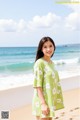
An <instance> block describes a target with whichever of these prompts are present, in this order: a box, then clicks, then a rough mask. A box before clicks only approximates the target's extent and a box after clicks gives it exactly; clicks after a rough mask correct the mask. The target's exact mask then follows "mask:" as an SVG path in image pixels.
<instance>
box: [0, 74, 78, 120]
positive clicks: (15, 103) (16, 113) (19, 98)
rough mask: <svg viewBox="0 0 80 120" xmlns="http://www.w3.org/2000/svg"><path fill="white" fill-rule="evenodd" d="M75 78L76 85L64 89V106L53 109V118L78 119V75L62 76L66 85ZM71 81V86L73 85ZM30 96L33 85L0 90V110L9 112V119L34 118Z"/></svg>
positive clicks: (30, 119) (59, 119)
mask: <svg viewBox="0 0 80 120" xmlns="http://www.w3.org/2000/svg"><path fill="white" fill-rule="evenodd" d="M72 80H73V83H75V82H74V81H76V80H77V85H78V86H76V87H72V88H70V86H69V88H68V89H64V84H63V82H62V88H63V98H64V106H65V108H64V109H62V110H58V111H55V117H54V119H53V120H55V119H57V120H80V87H79V86H80V76H75V77H70V78H64V80H61V81H66V83H65V84H66V86H68V84H69V82H71V81H72ZM73 83H72V85H71V84H70V85H71V86H73ZM32 97H33V87H32V84H31V85H25V86H20V87H14V88H9V89H7V90H1V91H0V111H4V112H5V111H8V112H9V120H35V119H34V116H33V115H32V105H31V103H32Z"/></svg>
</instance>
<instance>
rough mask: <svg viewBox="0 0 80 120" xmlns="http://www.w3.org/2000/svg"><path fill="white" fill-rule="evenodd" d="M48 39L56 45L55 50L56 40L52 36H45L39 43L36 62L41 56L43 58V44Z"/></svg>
mask: <svg viewBox="0 0 80 120" xmlns="http://www.w3.org/2000/svg"><path fill="white" fill-rule="evenodd" d="M47 41H50V42H51V43H52V44H53V46H54V51H55V48H56V46H55V43H54V41H53V40H52V38H50V37H43V38H42V39H41V40H40V42H39V45H38V48H37V54H36V59H35V62H36V61H37V60H38V59H39V58H41V57H43V56H44V54H43V52H42V47H43V44H44V43H45V42H47ZM52 56H53V54H52ZM52 56H51V57H52Z"/></svg>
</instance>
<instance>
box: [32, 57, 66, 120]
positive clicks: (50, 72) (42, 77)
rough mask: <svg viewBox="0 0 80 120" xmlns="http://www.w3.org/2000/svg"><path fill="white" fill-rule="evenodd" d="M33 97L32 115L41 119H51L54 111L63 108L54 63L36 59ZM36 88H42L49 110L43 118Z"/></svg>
mask: <svg viewBox="0 0 80 120" xmlns="http://www.w3.org/2000/svg"><path fill="white" fill-rule="evenodd" d="M33 87H34V96H33V102H32V113H33V115H35V116H40V117H41V118H47V117H53V116H54V115H55V114H54V111H55V110H58V109H61V108H64V105H63V96H62V90H61V86H60V80H59V76H58V72H57V71H56V70H55V68H54V63H48V62H46V61H45V60H43V59H42V58H40V59H38V60H37V61H36V63H35V65H34V82H33ZM36 87H42V89H43V95H44V98H45V101H46V103H47V105H48V107H49V109H50V113H49V114H48V115H47V116H45V115H44V114H42V112H41V101H40V99H39V97H38V93H37V89H35V88H36Z"/></svg>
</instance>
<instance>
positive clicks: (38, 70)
mask: <svg viewBox="0 0 80 120" xmlns="http://www.w3.org/2000/svg"><path fill="white" fill-rule="evenodd" d="M42 84H43V66H42V63H41V62H40V61H38V62H36V63H35V65H34V82H33V87H42Z"/></svg>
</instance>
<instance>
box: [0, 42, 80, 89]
mask: <svg viewBox="0 0 80 120" xmlns="http://www.w3.org/2000/svg"><path fill="white" fill-rule="evenodd" d="M36 51H37V47H0V90H3V89H7V88H12V87H16V86H23V85H29V84H32V82H33V65H34V62H35V56H36ZM52 61H53V62H54V63H55V67H56V69H57V70H58V72H59V76H60V78H61V79H63V78H68V77H73V76H78V75H80V44H69V45H61V46H56V50H55V53H54V56H53V57H52Z"/></svg>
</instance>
